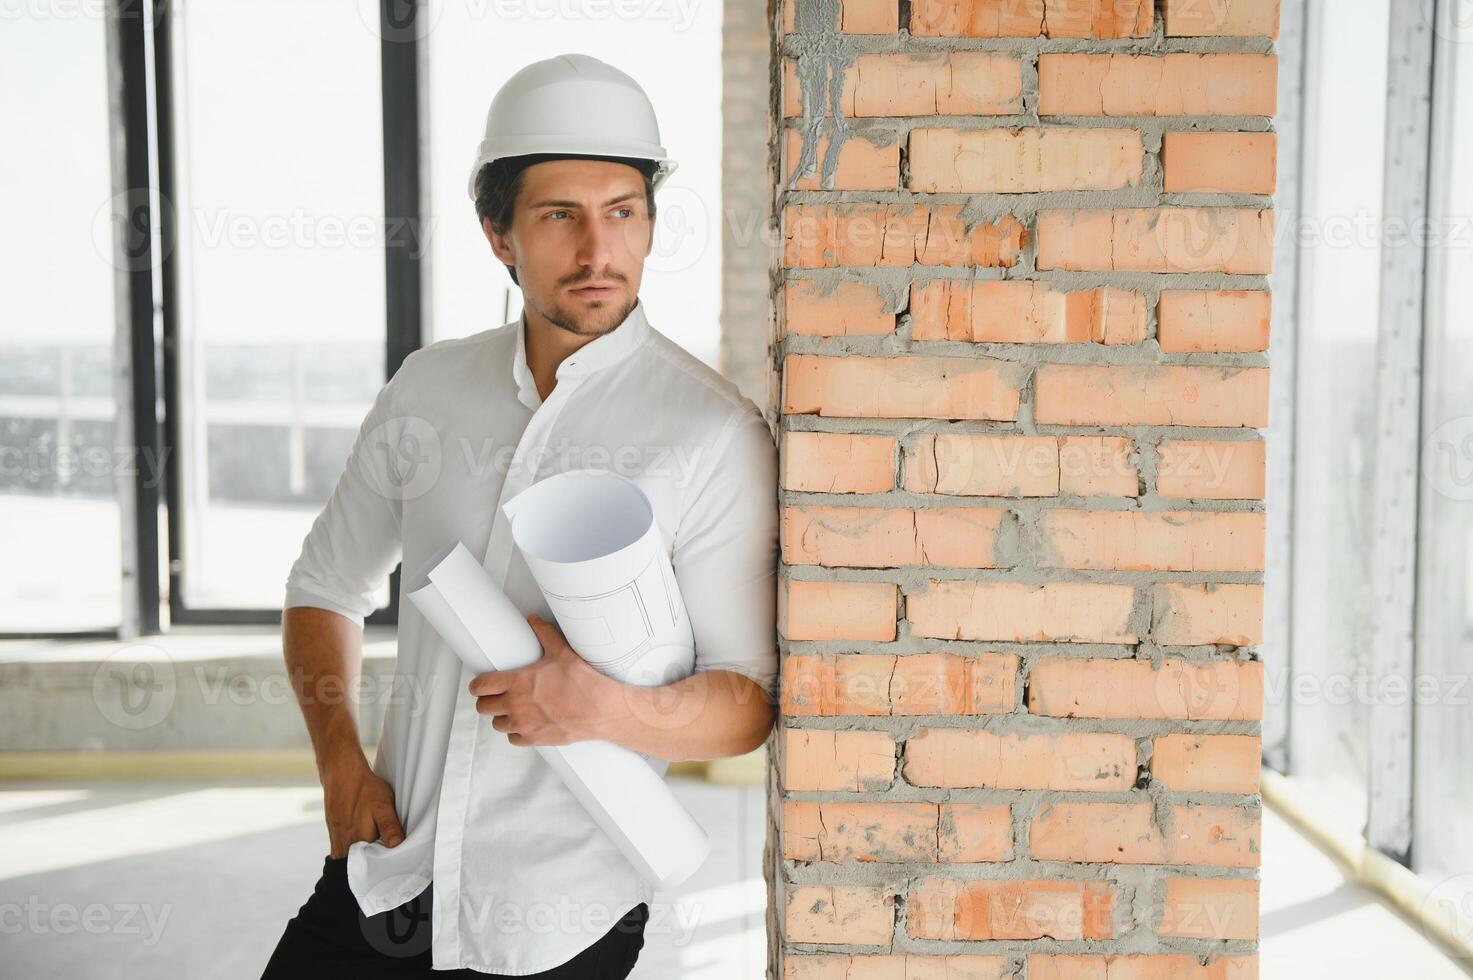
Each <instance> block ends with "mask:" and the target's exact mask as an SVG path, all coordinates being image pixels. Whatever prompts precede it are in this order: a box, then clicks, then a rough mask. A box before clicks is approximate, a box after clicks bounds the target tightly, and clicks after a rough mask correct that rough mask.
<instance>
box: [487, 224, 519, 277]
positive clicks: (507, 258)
mask: <svg viewBox="0 0 1473 980" xmlns="http://www.w3.org/2000/svg"><path fill="white" fill-rule="evenodd" d="M481 234H483V235H485V236H486V241H488V242H490V243H491V251H492V253H493V254H494V255H495V256H496V257H497V258H498V259H500V260H501V263H502V264H503V265H516V264H517V263H516V255H515V254H514V253H513V252H512V248H511V243H510V242H509V241H508V240H507V236H505V235H498V234H497V233H496V232H495V231H494V230H492V228H491V219H490V218H482V219H481Z"/></svg>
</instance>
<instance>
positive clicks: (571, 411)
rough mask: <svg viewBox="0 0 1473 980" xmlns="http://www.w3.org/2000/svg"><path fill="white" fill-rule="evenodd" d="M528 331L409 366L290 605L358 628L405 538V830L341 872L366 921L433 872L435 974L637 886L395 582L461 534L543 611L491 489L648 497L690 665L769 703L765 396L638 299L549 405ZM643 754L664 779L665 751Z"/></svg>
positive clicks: (561, 923)
mask: <svg viewBox="0 0 1473 980" xmlns="http://www.w3.org/2000/svg"><path fill="white" fill-rule="evenodd" d="M524 331H525V317H522V318H519V319H517V320H515V321H513V322H511V323H508V324H505V325H503V326H500V327H496V328H493V329H490V330H485V331H483V332H481V333H477V334H474V335H472V336H469V337H464V338H458V339H453V340H444V341H440V342H437V343H434V344H431V345H429V346H427V347H424V348H422V349H420V350H417V351H415V352H413V353H411V354H410V355H409V356H408V357H407V358H406V359H405V360H404V362H403V364H402V365H401V366H400V368H399V370H398V371H397V372H396V373H395V374H394V377H393V378H392V379H391V380H390V381H389V382H388V384H386V385H385V386H384V387H383V389H382V390H381V391H380V392H379V394H378V396H377V398H376V399H375V401H374V403H373V406H372V408H371V409H370V410H369V412H368V415H367V417H366V418H365V419H364V421H363V425H362V427H361V429H360V431H359V433H358V437H357V440H356V441H355V444H354V447H353V450H352V452H351V454H350V455H349V457H348V460H347V465H346V468H345V470H344V472H343V475H342V477H341V478H340V479H339V481H338V483H337V486H336V488H335V489H334V490H333V493H332V497H331V498H330V499H329V500H328V502H327V504H326V506H325V507H324V508H323V510H322V513H321V514H319V515H318V517H317V519H316V521H315V522H314V523H313V525H312V529H311V531H310V532H308V534H307V537H306V539H305V540H304V542H303V545H302V552H301V556H300V557H299V558H298V559H297V561H296V563H295V564H294V565H293V566H292V569H291V573H290V575H289V577H288V579H287V584H286V601H285V606H286V607H291V606H316V607H319V608H323V609H330V610H332V611H334V612H338V613H340V614H342V615H343V616H346V617H348V618H349V619H351V620H353V621H354V622H357V623H362V621H363V619H364V617H365V616H366V615H367V614H368V613H369V612H371V611H372V609H373V608H374V600H373V593H374V592H375V590H376V589H377V588H379V587H380V586H381V585H382V583H383V582H384V580H385V579H386V578H387V576H388V574H389V572H390V571H391V570H392V569H393V567H394V564H395V562H397V561H398V560H400V558H401V554H402V559H403V574H402V578H401V582H402V588H401V590H400V596H401V601H400V603H399V629H398V640H399V648H398V661H397V665H396V668H395V683H394V686H393V696H391V697H390V698H389V704H388V705H387V706H386V709H385V711H386V714H385V719H384V726H383V733H382V736H381V737H380V739H379V743H378V752H377V755H376V757H375V760H374V763H373V769H374V771H375V772H376V773H378V775H379V776H381V777H382V778H383V779H385V780H387V781H388V783H389V784H390V785H391V786H392V787H393V788H394V794H395V803H396V806H397V810H398V814H399V818H400V820H401V821H402V822H403V824H404V831H405V837H404V840H403V841H402V842H401V843H400V844H399V846H398V847H394V848H389V847H386V846H384V845H383V844H382V843H379V842H367V841H359V842H356V843H354V844H352V845H351V847H350V848H349V852H348V882H349V885H350V887H351V889H352V891H353V894H354V895H355V896H356V897H357V899H358V903H359V906H360V907H361V908H362V909H363V912H364V914H366V915H373V914H375V913H378V912H382V911H385V910H387V909H391V908H394V907H395V906H397V905H399V904H401V903H403V902H406V901H408V900H410V899H412V898H414V897H415V896H416V895H418V894H419V893H420V892H421V891H423V890H424V888H425V887H426V886H432V887H433V888H434V892H433V894H432V910H433V911H432V916H433V928H432V933H433V940H432V943H433V945H432V964H433V967H434V968H435V969H438V970H449V969H458V968H464V967H469V968H470V969H473V970H479V971H483V972H488V973H503V974H508V975H514V976H522V975H526V974H530V973H540V972H542V971H544V970H548V969H551V968H552V967H555V966H557V965H559V964H561V963H564V962H566V961H567V960H570V959H572V958H573V957H574V956H575V955H577V954H578V953H579V952H581V951H582V950H583V949H585V948H587V947H588V946H590V945H592V944H593V942H594V941H595V940H597V939H598V938H599V937H600V936H602V935H603V934H604V933H606V932H607V931H608V930H609V928H611V927H612V926H613V925H614V923H616V922H617V921H618V920H619V919H620V918H621V917H622V916H623V915H624V914H625V913H626V912H628V911H629V910H630V909H632V908H633V907H634V906H635V905H637V904H639V903H640V902H651V901H652V898H653V889H652V888H651V886H650V885H649V884H648V883H647V882H646V881H645V880H644V879H643V877H642V876H641V875H640V874H639V872H638V871H637V870H636V869H635V868H634V866H633V865H632V864H630V862H629V861H628V860H627V859H625V857H624V856H623V854H621V853H620V851H619V849H618V848H617V846H616V845H615V844H614V842H613V841H612V840H611V839H610V838H609V837H608V836H607V835H606V834H605V833H604V831H603V830H602V829H600V828H599V826H598V825H597V824H596V823H595V822H594V820H593V818H592V817H591V816H589V815H588V813H587V811H585V810H584V808H583V806H582V805H581V804H580V803H579V802H578V800H577V799H576V798H575V797H574V796H573V794H572V793H571V791H569V790H568V789H567V787H566V786H564V785H563V783H562V782H561V780H560V779H559V778H558V777H557V775H555V774H554V773H553V771H552V770H551V769H550V768H548V766H547V765H546V763H544V762H543V760H542V758H541V756H540V755H538V753H537V752H536V751H535V750H534V749H532V748H530V747H526V746H522V747H518V746H514V745H512V744H511V743H510V742H509V741H508V739H507V736H506V735H505V734H503V733H501V732H498V731H496V730H495V729H494V728H493V727H492V725H491V718H490V717H488V716H485V715H481V714H478V713H477V712H476V710H475V706H476V699H475V697H474V696H473V695H471V694H470V692H469V691H468V690H467V685H468V684H469V683H470V680H471V677H472V676H473V674H472V673H471V671H470V670H469V669H468V668H466V667H465V666H463V665H462V664H461V662H460V660H459V659H458V658H457V657H456V656H455V654H454V653H453V652H452V651H451V650H450V648H449V646H447V645H446V644H445V642H444V641H443V640H442V639H441V638H440V636H439V634H438V633H436V632H435V630H434V628H433V627H432V626H430V624H429V623H427V622H426V621H425V620H424V619H423V617H421V616H420V615H419V613H418V611H417V610H416V609H415V607H414V604H413V603H411V602H406V601H403V598H402V597H403V595H404V594H405V593H406V592H409V591H413V590H414V589H415V588H418V587H419V586H420V585H421V584H423V581H424V575H425V573H426V572H427V571H428V570H429V568H430V567H432V566H433V565H434V563H435V562H436V561H438V559H439V558H440V557H441V556H443V555H444V554H445V553H446V552H447V551H448V550H449V549H450V548H452V547H453V546H454V544H455V543H456V542H457V541H460V542H464V543H465V545H466V547H467V548H469V549H471V552H472V553H473V554H475V555H478V556H479V555H482V554H484V555H485V559H484V564H485V567H486V569H487V570H488V571H489V572H490V574H491V575H492V577H493V579H494V581H495V582H496V583H497V584H499V585H501V587H502V588H503V590H504V591H505V592H506V594H507V596H508V597H509V598H510V599H511V600H512V602H513V603H515V604H516V606H517V608H518V609H520V610H521V611H522V612H523V613H524V614H525V613H533V612H535V613H537V614H538V615H540V616H542V617H543V618H545V619H547V620H549V621H553V616H552V611H551V610H550V609H549V608H548V606H547V603H546V600H544V599H543V597H542V594H541V592H540V591H539V590H538V588H537V585H536V583H535V581H534V580H533V578H532V575H531V572H530V571H529V570H528V568H527V565H526V563H525V561H523V559H522V557H521V554H520V552H519V551H517V549H516V548H515V547H514V546H513V543H512V538H511V533H510V527H509V525H508V522H507V519H506V516H505V515H504V514H503V513H502V511H501V504H502V503H504V502H505V501H507V500H509V499H511V498H512V497H513V496H515V495H516V494H517V493H518V492H519V491H521V490H523V489H525V488H526V487H527V486H529V485H531V484H532V483H535V482H536V481H537V480H539V479H543V478H545V477H548V476H551V475H553V474H555V473H560V472H563V471H565V470H570V469H578V468H583V467H597V468H604V469H612V470H615V471H617V472H620V473H622V474H623V475H625V476H627V477H629V478H630V479H631V480H633V481H634V482H635V483H636V484H638V485H639V487H640V488H641V489H642V490H644V492H645V493H646V494H647V495H648V496H649V498H650V501H651V503H652V504H653V506H654V512H655V519H656V521H657V522H658V523H659V526H660V531H661V533H662V535H663V537H664V541H665V544H666V547H667V550H668V551H669V554H670V558H671V562H672V564H673V566H674V569H675V575H676V579H677V580H678V582H679V584H680V591H681V595H682V596H683V598H684V599H685V603H686V607H687V610H688V612H689V614H690V620H691V626H692V630H693V632H694V637H695V663H696V666H695V669H696V670H697V671H703V670H730V671H736V672H738V673H741V674H743V675H745V676H747V677H749V678H751V679H752V680H754V681H756V682H757V683H758V684H759V685H760V686H761V687H762V688H763V689H764V691H766V693H767V696H768V697H769V698H772V696H773V693H774V690H775V687H776V674H777V629H776V605H777V595H776V574H777V542H778V530H777V451H776V447H775V445H774V443H773V437H772V432H771V430H770V428H769V426H768V424H767V421H766V419H765V417H764V416H763V414H762V412H761V411H760V410H759V409H758V408H757V406H756V405H755V404H754V403H753V402H752V401H751V400H750V399H748V398H745V397H744V396H742V395H741V393H740V391H739V390H738V389H737V387H736V385H734V384H733V383H731V382H730V381H728V380H727V379H726V378H724V377H722V376H721V375H720V374H719V373H717V372H716V371H714V370H712V369H711V368H709V367H708V366H706V365H705V364H704V363H702V362H701V361H700V360H698V359H697V358H695V357H694V356H693V355H691V354H689V353H688V352H687V351H685V350H684V349H682V348H681V347H679V346H678V345H677V344H675V343H674V342H673V341H671V340H670V339H669V338H668V337H666V336H665V335H664V334H661V333H659V332H658V331H656V330H655V329H654V328H653V327H651V326H650V324H649V322H648V320H647V319H646V315H645V310H644V303H643V301H639V302H636V304H635V307H634V309H633V310H632V311H631V312H630V314H629V315H628V316H627V317H626V318H625V319H624V320H623V321H622V322H621V323H620V325H619V326H618V327H617V328H615V329H614V330H612V331H610V332H609V333H606V334H604V335H602V336H600V337H597V338H596V339H594V340H592V341H590V342H589V343H587V344H585V345H584V346H583V347H582V348H580V349H579V350H577V351H575V352H574V353H572V354H571V355H569V356H568V357H567V358H565V359H564V360H563V362H562V363H561V364H560V365H559V366H558V369H557V384H556V386H555V387H554V389H553V390H552V392H551V393H550V394H549V395H548V397H547V400H546V401H543V400H542V399H541V397H540V396H539V395H538V392H537V387H536V384H535V383H534V381H533V378H532V374H531V371H530V370H529V369H528V367H527V357H526V338H525V333H524ZM650 761H651V764H652V765H654V766H655V769H656V771H657V772H659V773H660V774H661V775H662V776H663V775H664V773H665V771H666V768H667V767H668V763H667V762H665V761H664V760H660V759H651V760H650ZM708 829H709V828H708ZM657 912H658V910H656V909H654V908H653V906H652V913H657ZM657 921H658V916H657V915H655V914H652V917H651V925H652V926H653V925H654V924H655V923H656V922H657Z"/></svg>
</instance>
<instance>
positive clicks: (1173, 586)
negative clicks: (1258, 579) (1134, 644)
mask: <svg viewBox="0 0 1473 980" xmlns="http://www.w3.org/2000/svg"><path fill="white" fill-rule="evenodd" d="M1151 639H1153V640H1155V641H1156V642H1157V643H1160V644H1162V645H1165V646H1194V645H1198V644H1207V643H1213V644H1226V645H1228V646H1239V647H1241V646H1256V645H1257V644H1259V643H1262V642H1263V586H1261V585H1252V584H1243V585H1239V584H1232V583H1225V582H1222V583H1214V584H1210V585H1199V584H1196V583H1192V582H1171V583H1165V584H1161V585H1157V586H1155V587H1154V589H1153V590H1152V593H1151Z"/></svg>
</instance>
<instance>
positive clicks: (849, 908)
mask: <svg viewBox="0 0 1473 980" xmlns="http://www.w3.org/2000/svg"><path fill="white" fill-rule="evenodd" d="M894 931H895V899H894V896H892V895H890V894H889V893H888V892H887V891H886V890H885V889H883V888H874V887H867V886H863V885H789V886H788V894H787V906H786V909H785V912H784V914H783V935H784V937H785V938H786V939H787V940H788V941H789V942H795V943H855V944H859V945H869V946H882V945H883V946H888V945H889V944H890V940H891V938H892V936H893V934H894Z"/></svg>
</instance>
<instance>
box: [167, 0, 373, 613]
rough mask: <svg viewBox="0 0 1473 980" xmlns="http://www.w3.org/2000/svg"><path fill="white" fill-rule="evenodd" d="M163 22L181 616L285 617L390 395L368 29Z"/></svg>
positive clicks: (312, 12)
mask: <svg viewBox="0 0 1473 980" xmlns="http://www.w3.org/2000/svg"><path fill="white" fill-rule="evenodd" d="M172 9H173V10H174V11H175V12H176V16H177V27H176V32H177V33H176V42H175V51H176V55H175V56H176V61H177V68H176V71H177V72H178V79H177V83H176V85H177V91H176V95H175V99H176V111H177V113H178V126H179V136H178V139H179V148H178V158H179V167H180V171H179V181H178V182H179V201H178V202H177V203H178V208H179V223H180V239H181V241H180V249H181V252H180V263H181V265H180V274H181V284H182V285H181V293H182V295H181V306H182V323H181V345H180V366H181V374H182V383H181V392H180V399H181V405H182V414H183V418H184V425H183V435H182V446H181V450H182V453H183V456H182V458H183V463H184V472H185V476H184V481H183V482H184V486H183V491H182V493H183V498H184V499H183V501H182V505H181V516H182V518H183V531H184V534H183V549H184V554H183V556H182V557H183V570H184V602H185V605H186V606H188V607H190V608H196V609H198V608H233V609H240V608H264V609H270V608H279V607H280V605H281V599H282V590H283V587H284V584H285V582H286V576H287V573H288V571H290V568H291V564H292V561H293V560H294V559H295V558H296V556H297V553H298V552H299V551H300V549H301V545H302V538H303V537H304V536H305V535H306V533H307V530H308V528H310V527H311V523H312V519H313V518H314V517H315V516H316V515H317V513H318V511H320V510H321V508H322V505H323V504H324V503H325V502H326V500H327V497H328V495H329V494H330V493H331V492H332V488H333V485H334V484H335V483H336V481H337V478H338V475H339V474H340V473H341V472H342V468H343V463H344V461H345V460H346V459H347V456H348V449H349V448H350V447H351V445H352V438H353V434H354V433H355V432H356V430H357V428H358V424H359V423H360V422H361V421H362V419H363V415H364V413H366V412H367V411H368V408H369V405H370V404H371V403H372V401H373V397H374V394H375V393H376V392H377V391H378V390H379V388H380V387H382V386H383V383H384V350H385V326H384V268H383V265H384V257H383V147H382V143H383V141H382V132H383V127H382V118H381V108H380V88H379V38H378V35H377V33H376V27H377V24H376V22H375V23H369V22H367V21H365V20H364V19H362V16H361V14H362V13H363V12H364V11H371V9H372V8H370V7H364V6H363V5H362V4H352V3H349V4H341V3H333V2H329V0H309V2H302V0H269V2H262V0H212V2H210V3H207V4H206V3H200V4H189V5H188V6H185V7H181V6H179V5H174V6H173V7H172ZM181 11H182V13H181ZM287 25H289V26H287ZM379 602H380V604H381V605H383V604H387V602H388V588H387V586H385V587H384V588H383V589H382V590H381V591H380V595H379Z"/></svg>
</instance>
